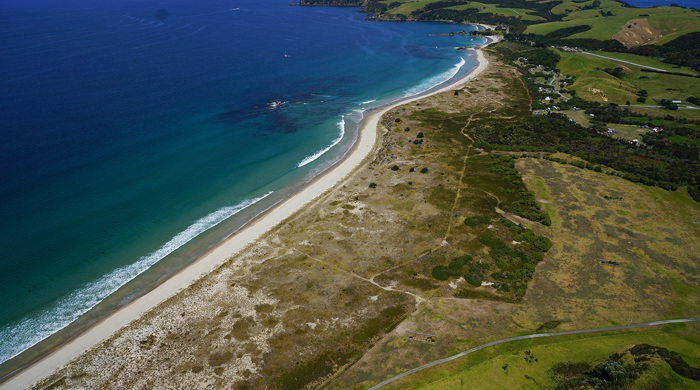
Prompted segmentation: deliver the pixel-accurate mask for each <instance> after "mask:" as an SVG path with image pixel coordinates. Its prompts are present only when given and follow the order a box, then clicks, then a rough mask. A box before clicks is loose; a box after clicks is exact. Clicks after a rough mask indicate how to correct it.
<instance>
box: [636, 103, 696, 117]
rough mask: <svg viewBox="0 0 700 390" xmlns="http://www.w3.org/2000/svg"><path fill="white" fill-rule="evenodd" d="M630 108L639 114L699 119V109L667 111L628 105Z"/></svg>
mask: <svg viewBox="0 0 700 390" xmlns="http://www.w3.org/2000/svg"><path fill="white" fill-rule="evenodd" d="M630 110H632V111H634V112H636V113H640V114H647V115H651V116H656V117H658V116H666V115H672V116H674V117H676V118H684V119H691V120H700V110H676V111H669V110H667V109H665V108H645V107H634V106H632V107H630Z"/></svg>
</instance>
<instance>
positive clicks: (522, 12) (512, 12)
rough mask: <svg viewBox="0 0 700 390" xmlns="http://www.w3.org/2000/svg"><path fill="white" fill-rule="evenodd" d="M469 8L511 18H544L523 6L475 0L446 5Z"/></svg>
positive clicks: (456, 8) (462, 8)
mask: <svg viewBox="0 0 700 390" xmlns="http://www.w3.org/2000/svg"><path fill="white" fill-rule="evenodd" d="M469 8H476V9H479V13H482V14H486V13H491V14H495V15H503V16H509V17H513V18H517V17H520V18H521V19H522V20H545V19H544V18H543V17H541V16H537V15H531V14H529V12H533V11H532V10H529V9H525V8H504V7H500V6H499V5H498V4H484V3H479V2H476V1H470V2H469V3H468V4H464V5H457V6H454V7H448V8H447V9H455V10H464V9H469Z"/></svg>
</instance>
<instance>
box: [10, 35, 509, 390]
mask: <svg viewBox="0 0 700 390" xmlns="http://www.w3.org/2000/svg"><path fill="white" fill-rule="evenodd" d="M485 38H486V39H487V43H485V44H484V45H481V48H483V47H486V46H488V45H490V44H492V43H494V42H498V41H499V37H495V39H494V37H485ZM473 50H474V51H475V53H476V59H477V61H478V65H477V66H476V67H475V68H474V69H472V70H471V71H469V72H468V73H465V74H464V75H463V76H461V77H459V78H457V79H454V80H451V81H448V82H447V83H443V85H438V86H436V87H433V88H431V89H429V90H427V91H424V92H421V93H419V94H416V95H413V96H410V97H406V98H401V99H398V100H396V101H393V102H389V103H387V104H385V105H382V106H379V107H375V108H372V109H370V110H368V111H366V113H365V116H364V118H363V119H362V120H361V122H360V124H359V130H358V134H357V140H356V142H355V143H354V144H353V145H352V147H351V148H349V149H348V150H347V151H346V152H345V154H344V155H343V156H342V157H341V158H340V159H339V160H338V161H337V162H336V163H335V164H334V165H332V166H331V167H329V168H327V169H326V170H325V171H323V172H321V173H320V174H318V175H316V176H315V177H314V178H313V179H311V180H310V181H309V182H308V183H307V184H306V185H305V186H304V187H302V188H301V189H299V190H297V191H296V192H293V193H291V194H289V196H288V197H286V198H284V199H282V200H281V201H279V202H277V203H275V204H273V205H272V206H270V207H268V208H267V209H265V210H263V211H261V212H260V213H259V214H257V215H256V216H255V217H254V218H252V219H251V220H250V221H248V222H246V223H245V224H243V225H242V226H241V227H240V228H239V229H237V230H236V231H234V232H233V233H231V234H230V235H228V236H227V237H226V238H225V239H224V240H223V241H222V242H220V243H219V244H218V245H217V246H215V247H213V248H212V249H210V250H208V251H207V252H205V253H204V254H202V255H201V256H199V258H198V259H196V260H194V261H193V262H191V263H190V264H189V265H187V266H186V267H184V268H182V269H180V270H179V271H178V272H177V273H175V274H173V275H171V276H170V277H169V278H168V279H167V280H165V281H164V282H163V283H162V284H160V285H159V286H157V287H155V288H154V289H153V290H151V291H149V292H147V293H145V294H144V295H142V296H140V297H138V298H136V299H135V300H133V301H132V302H130V303H128V304H126V305H125V306H123V307H121V308H119V309H118V310H116V311H114V312H112V313H111V314H109V315H107V316H105V317H104V318H102V319H101V320H99V321H97V322H95V323H94V324H93V325H92V326H91V327H90V328H88V329H87V330H85V331H83V332H82V333H79V334H77V335H75V336H74V337H72V338H69V339H67V340H66V341H65V342H64V343H62V344H61V345H60V346H58V347H56V348H55V349H53V350H49V351H47V352H46V353H45V354H43V355H42V356H41V357H39V358H38V359H37V360H36V361H33V362H30V363H28V364H27V365H26V366H25V367H23V368H19V369H18V370H17V371H15V373H14V374H11V375H8V377H6V380H5V382H4V383H0V389H5V388H8V389H9V388H12V389H15V388H26V387H28V386H31V385H32V384H34V383H35V382H37V381H39V380H41V379H43V378H44V377H46V376H48V375H50V374H51V373H52V372H53V371H55V370H56V369H58V368H60V367H61V366H63V365H64V364H66V363H67V362H69V361H70V360H72V359H74V358H75V357H77V356H79V355H80V354H81V353H83V352H84V351H86V350H89V349H90V348H92V347H94V346H95V345H97V344H99V343H100V342H102V341H103V340H105V339H107V338H109V337H110V336H111V335H112V334H114V333H115V332H117V331H118V330H119V329H121V328H122V327H124V326H126V325H128V324H129V323H131V322H132V321H133V320H135V319H137V318H138V317H139V316H140V315H142V314H143V313H145V312H147V311H149V310H152V309H153V308H155V307H156V306H158V305H159V304H160V303H161V302H163V301H165V300H166V299H168V298H170V297H171V296H173V295H175V294H177V293H179V292H180V291H182V290H183V289H185V288H187V287H188V286H190V285H191V284H192V283H194V282H196V281H197V280H199V279H201V278H203V277H205V276H206V275H207V274H209V273H210V272H212V271H213V270H215V269H216V268H217V267H219V266H221V265H222V264H223V263H225V262H226V261H228V260H229V259H231V258H232V257H234V256H235V255H236V254H237V253H239V252H240V251H242V250H244V249H245V248H246V247H248V246H249V245H250V244H252V243H254V242H255V241H256V240H258V239H259V238H261V237H263V236H264V235H265V234H266V233H267V232H269V231H270V230H272V229H274V228H275V227H276V226H278V225H279V224H280V223H283V221H285V220H286V219H287V218H289V217H291V216H292V215H293V214H295V213H296V212H298V211H299V210H301V209H303V208H304V207H306V206H307V205H308V204H310V203H311V202H313V201H314V200H315V199H316V198H318V197H319V196H320V195H322V194H324V193H326V192H327V191H329V190H332V189H333V188H335V187H336V185H337V184H338V183H339V182H341V181H342V180H344V179H345V178H346V177H348V176H349V175H350V174H351V173H352V172H354V171H355V170H356V169H357V168H358V167H360V166H361V164H362V163H363V162H364V161H365V160H366V159H367V158H368V157H369V156H371V154H372V151H374V150H376V148H377V147H378V144H377V142H376V141H377V139H378V134H377V133H378V131H379V124H380V120H381V117H382V116H383V115H384V114H385V113H387V112H388V111H390V110H392V109H394V108H396V107H399V106H401V105H404V104H407V103H411V102H414V101H417V100H419V99H422V98H424V97H427V96H430V95H434V94H438V93H442V92H445V91H449V90H452V89H455V88H459V87H461V86H462V85H463V84H464V83H466V82H467V81H469V80H470V79H471V78H473V77H476V76H478V75H479V74H480V73H481V72H482V71H483V70H484V69H486V67H487V66H488V61H487V60H486V58H485V57H484V55H483V52H482V50H481V49H473Z"/></svg>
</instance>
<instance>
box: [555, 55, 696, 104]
mask: <svg viewBox="0 0 700 390" xmlns="http://www.w3.org/2000/svg"><path fill="white" fill-rule="evenodd" d="M558 53H559V55H560V56H561V60H560V61H559V63H558V64H557V67H558V68H559V70H560V71H561V72H562V73H564V74H565V75H571V76H575V77H576V82H575V83H574V84H573V85H572V86H570V87H568V89H573V90H575V91H576V93H577V94H578V96H580V97H581V98H583V99H586V100H591V101H596V102H600V103H616V104H619V105H623V104H625V103H626V102H627V101H630V102H631V103H632V104H647V105H655V103H654V100H653V99H669V100H676V99H678V100H685V99H686V98H688V97H689V96H700V83H699V82H697V81H696V80H697V79H693V78H688V77H683V76H676V75H669V74H661V73H652V72H643V71H642V67H640V66H636V65H631V64H627V63H623V62H618V61H614V60H611V59H607V58H601V57H596V56H591V55H587V54H583V53H574V52H561V51H559V52H558ZM596 54H597V53H596ZM600 54H601V55H604V56H608V55H610V53H606V52H600ZM610 56H611V57H612V56H616V57H618V58H621V59H625V60H626V61H630V62H636V63H639V64H642V65H647V66H652V67H657V68H660V69H667V68H671V69H668V70H673V71H677V72H682V73H689V74H694V73H695V72H692V71H691V70H690V69H684V68H680V69H673V68H672V67H671V66H669V65H667V64H662V63H660V62H659V61H656V60H654V59H651V58H645V57H641V56H634V55H625V56H620V55H614V54H613V55H610ZM616 67H620V68H622V69H623V72H624V75H623V76H622V77H621V78H620V79H618V78H616V77H613V76H612V75H610V74H608V73H606V72H604V69H606V68H610V69H613V68H616ZM642 89H643V90H646V91H648V93H649V96H648V97H647V102H646V103H637V98H638V96H637V94H636V93H637V91H639V90H642ZM666 111H668V110H666ZM674 114H675V113H674ZM657 115H659V114H657Z"/></svg>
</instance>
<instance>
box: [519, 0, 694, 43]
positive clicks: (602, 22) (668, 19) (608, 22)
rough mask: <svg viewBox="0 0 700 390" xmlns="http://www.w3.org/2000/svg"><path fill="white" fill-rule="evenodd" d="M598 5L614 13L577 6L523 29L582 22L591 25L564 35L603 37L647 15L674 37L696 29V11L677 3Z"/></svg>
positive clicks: (542, 31) (537, 30) (540, 31)
mask: <svg viewBox="0 0 700 390" xmlns="http://www.w3.org/2000/svg"><path fill="white" fill-rule="evenodd" d="M562 8H563V9H567V8H568V9H572V6H571V5H568V6H567V7H564V4H561V5H559V6H557V7H555V10H557V9H558V10H559V11H561V9H562ZM600 9H601V10H603V11H606V12H607V11H610V12H612V13H613V14H614V16H608V17H602V16H601V15H600V12H599V10H598V9H593V10H584V11H580V10H577V11H573V12H571V13H569V14H568V15H567V16H566V17H565V18H564V19H565V20H564V21H561V22H549V23H541V24H535V25H531V26H529V27H528V28H527V30H526V31H525V32H526V33H534V34H542V35H544V34H547V33H549V32H552V31H554V30H558V29H560V28H565V27H572V26H577V25H581V24H584V25H589V26H591V29H590V30H588V31H585V32H582V33H578V34H574V35H572V36H570V37H568V38H593V39H600V40H607V39H612V36H613V35H615V34H616V33H617V32H619V31H620V30H622V28H623V26H624V25H625V23H626V22H627V21H629V20H631V19H648V20H649V24H651V25H652V26H653V27H654V28H656V29H657V30H660V31H661V33H662V34H663V35H664V36H666V35H669V34H673V35H674V37H677V36H680V35H682V34H685V33H689V32H693V31H700V17H699V16H700V12H697V11H692V10H687V9H682V8H677V7H655V8H654V9H653V11H650V10H649V9H648V8H623V7H621V6H620V5H619V4H617V3H613V2H610V1H604V2H603V4H602V5H601V8H600ZM644 14H649V16H641V15H644ZM662 39H663V38H662ZM663 42H665V40H664V41H663ZM663 42H660V43H663Z"/></svg>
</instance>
